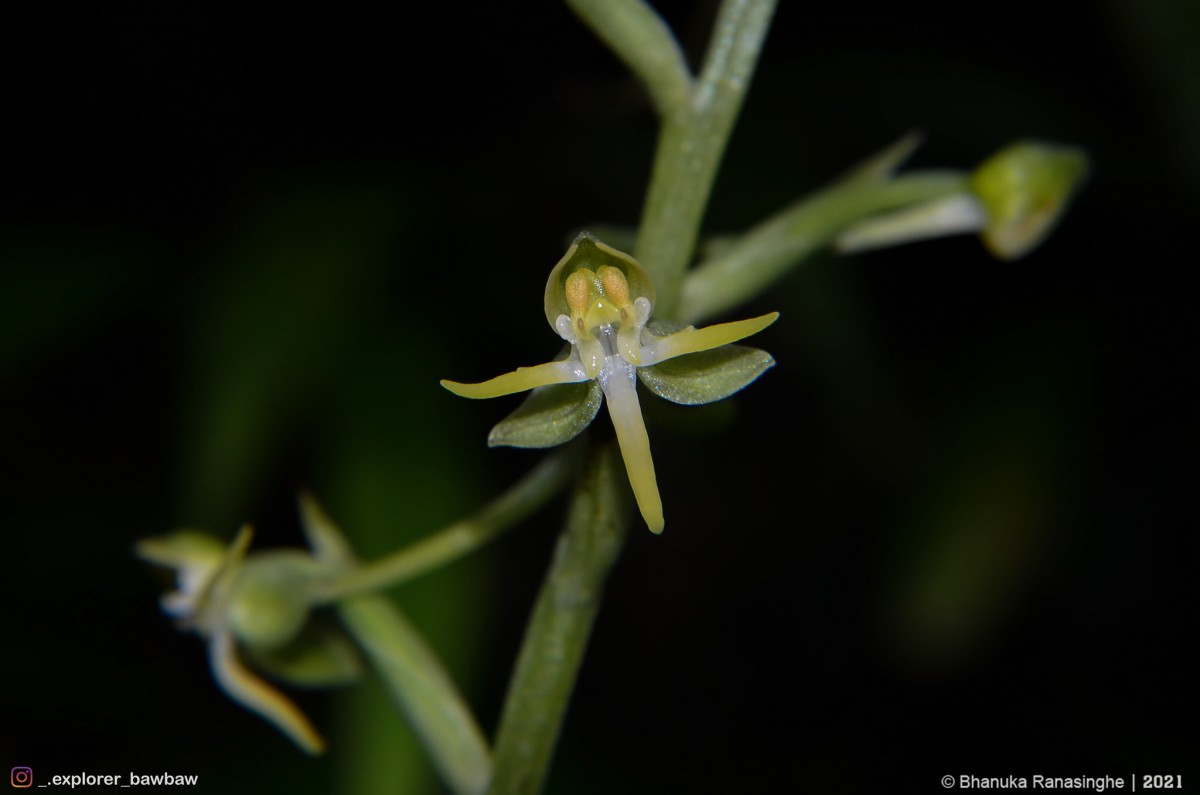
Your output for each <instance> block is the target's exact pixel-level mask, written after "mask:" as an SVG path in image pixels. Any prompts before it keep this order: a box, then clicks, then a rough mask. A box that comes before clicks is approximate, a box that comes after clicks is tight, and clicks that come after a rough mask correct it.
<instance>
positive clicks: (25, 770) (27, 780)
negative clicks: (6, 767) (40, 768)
mask: <svg viewBox="0 0 1200 795" xmlns="http://www.w3.org/2000/svg"><path fill="white" fill-rule="evenodd" d="M12 785H13V786H14V787H32V786H33V768H31V767H25V766H24V765H17V766H16V767H14V768H13V769H12Z"/></svg>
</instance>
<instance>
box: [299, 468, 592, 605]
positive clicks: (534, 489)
mask: <svg viewBox="0 0 1200 795" xmlns="http://www.w3.org/2000/svg"><path fill="white" fill-rule="evenodd" d="M578 457H579V447H578V445H571V446H570V447H567V448H564V449H563V450H560V451H559V452H557V453H555V454H553V455H550V456H547V457H546V458H545V459H544V460H543V461H542V462H541V463H540V464H538V465H537V466H536V467H534V468H533V469H532V470H530V471H529V473H528V474H526V475H525V476H524V477H522V478H521V479H520V480H519V481H517V482H516V483H515V484H514V485H513V486H512V488H510V489H509V490H508V491H506V492H505V493H503V494H501V495H500V496H499V497H497V498H496V499H495V500H494V501H492V502H491V503H490V504H488V505H487V506H486V507H484V508H483V509H482V510H480V511H479V512H478V513H476V514H475V515H474V516H472V517H470V518H468V519H463V520H461V521H458V522H455V523H454V524H452V525H450V526H449V527H446V528H445V529H443V530H440V531H439V532H437V533H435V534H433V535H432V536H429V537H428V538H425V539H422V540H421V541H418V542H416V543H415V544H412V545H410V546H408V547H405V548H404V549H401V550H398V551H396V552H394V553H392V554H390V555H388V556H387V557H385V558H382V559H380V560H377V561H374V562H372V563H367V564H363V565H361V566H358V567H356V568H353V569H350V570H349V571H345V572H343V573H340V574H339V575H337V576H336V578H335V579H333V580H332V581H331V582H329V583H326V584H323V585H320V586H317V587H316V588H314V593H313V597H312V600H313V602H314V604H323V603H327V602H333V601H339V600H341V599H344V598H345V597H348V596H357V595H360V594H367V593H372V592H375V591H379V590H382V589H385V588H390V587H392V586H395V585H398V584H400V583H402V582H406V581H407V580H411V579H413V578H415V577H418V576H420V575H422V574H424V573H426V572H429V571H432V570H434V569H437V568H439V567H441V566H444V565H445V564H447V563H450V562H451V561H454V560H457V559H458V558H461V557H463V556H464V555H467V554H468V553H470V552H474V551H475V550H476V549H479V548H480V547H482V546H483V545H485V544H487V543H488V542H489V541H492V540H494V539H495V538H496V537H497V536H499V535H501V534H502V533H503V532H504V531H506V530H508V529H509V528H511V527H513V526H515V525H517V524H520V523H521V521H523V520H524V519H525V518H527V517H528V516H529V515H530V514H532V513H533V512H534V511H536V510H537V509H538V508H540V507H542V506H543V505H545V504H546V502H547V501H549V500H550V499H551V498H552V497H554V495H556V494H557V493H558V492H559V490H560V489H562V487H563V486H565V485H566V484H567V482H568V481H569V480H570V477H571V474H572V473H573V472H574V471H575V465H576V462H577V459H578Z"/></svg>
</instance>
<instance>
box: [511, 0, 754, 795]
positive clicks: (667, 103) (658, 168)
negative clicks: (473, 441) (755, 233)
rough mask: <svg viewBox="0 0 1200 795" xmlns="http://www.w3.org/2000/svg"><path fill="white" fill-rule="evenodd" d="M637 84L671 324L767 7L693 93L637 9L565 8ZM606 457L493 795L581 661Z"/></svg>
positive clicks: (604, 554) (581, 494)
mask: <svg viewBox="0 0 1200 795" xmlns="http://www.w3.org/2000/svg"><path fill="white" fill-rule="evenodd" d="M568 2H570V3H571V5H572V7H573V8H574V9H575V10H576V12H577V13H579V15H580V17H581V18H582V19H583V20H584V22H586V23H587V24H589V25H591V26H593V28H594V30H595V32H596V35H597V36H598V37H599V38H600V39H601V40H603V41H604V42H605V43H607V44H608V45H609V46H610V47H612V48H613V49H614V50H615V51H616V52H617V54H618V56H619V57H620V58H621V59H622V60H623V61H625V63H627V64H629V66H630V68H632V69H633V71H634V72H635V73H636V74H637V76H638V77H639V78H640V79H641V80H642V81H643V82H644V83H645V84H646V86H647V90H648V91H649V92H650V95H651V97H652V98H653V100H654V103H655V109H656V110H657V112H658V114H659V117H660V121H661V123H662V129H661V131H660V133H659V142H658V147H657V150H656V153H655V162H654V168H653V171H652V174H651V177H650V187H649V189H648V191H647V195H646V204H645V208H644V209H643V212H642V221H641V226H640V227H639V230H638V240H637V245H636V246H635V248H634V253H635V256H637V257H638V259H639V260H640V261H641V262H642V264H643V265H644V266H645V267H646V268H647V269H648V270H649V271H650V273H651V275H652V276H653V277H654V282H655V285H656V288H657V299H656V304H655V309H656V314H658V315H659V316H661V317H668V318H669V317H670V316H671V315H672V312H673V311H674V309H675V308H676V305H677V304H678V301H679V295H680V292H681V287H682V282H683V274H684V270H685V269H686V267H687V265H688V263H689V261H690V260H691V257H692V252H693V251H694V249H695V246H696V239H697V237H698V236H699V233H700V222H701V220H702V219H703V216H704V209H705V207H706V206H707V204H708V197H709V194H710V193H711V191H712V184H713V180H714V179H715V177H716V173H717V167H718V165H719V164H720V161H721V157H722V155H723V154H724V152H725V146H726V144H727V142H728V140H729V135H730V133H731V132H732V130H733V124H734V121H735V120H736V118H737V114H738V111H739V110H740V109H741V105H742V100H743V98H744V97H745V93H746V89H747V88H748V86H749V85H750V78H751V76H752V75H753V73H754V67H755V64H756V63H757V61H758V55H759V52H760V51H761V49H762V41H763V38H764V37H765V35H766V32H767V28H768V27H769V25H770V21H771V15H772V13H773V12H774V9H775V0H724V2H722V4H721V8H720V11H719V13H718V16H717V22H716V26H715V29H714V32H713V38H712V42H711V44H710V45H709V50H708V54H707V57H706V60H705V64H704V68H703V69H702V70H701V72H700V77H699V79H698V80H696V81H692V80H691V79H690V78H689V77H688V75H687V69H686V67H685V66H684V65H683V60H682V56H681V55H680V53H679V48H678V45H677V44H675V42H674V40H673V38H672V37H671V36H670V33H669V31H668V30H667V29H666V26H665V25H663V23H662V21H661V20H660V19H659V18H658V16H657V15H656V14H655V13H654V12H653V11H652V10H651V9H650V8H649V7H648V6H646V5H645V4H643V3H641V2H637V0H613V1H612V2H603V1H602V0H568ZM626 494H627V489H626V487H625V475H624V471H623V468H622V466H621V459H620V455H619V453H618V452H617V450H616V449H615V448H614V447H613V445H611V444H610V445H608V446H606V447H604V448H602V449H600V450H598V451H597V452H596V453H594V454H593V455H592V456H591V457H590V459H589V461H588V463H587V464H586V465H585V473H584V476H583V478H582V480H581V481H580V484H579V486H578V487H577V488H576V492H575V497H574V500H573V502H572V504H571V510H570V513H569V515H568V519H567V526H566V528H565V529H564V530H563V533H562V535H561V536H560V538H559V543H558V547H557V548H556V551H555V556H554V561H553V563H552V564H551V566H550V571H549V572H548V573H547V575H546V579H545V581H544V582H543V584H542V590H541V593H540V594H539V596H538V600H537V604H536V606H535V607H534V612H533V616H532V618H531V619H530V622H529V626H528V627H527V629H526V633H525V640H524V642H523V643H522V646H521V653H520V657H519V659H518V661H517V668H516V671H515V672H514V674H513V678H512V681H511V683H510V685H509V690H508V695H507V698H506V700H505V705H504V712H503V714H502V716H501V719H500V728H499V731H498V733H497V738H496V750H495V755H494V771H495V772H494V775H493V779H492V786H491V789H490V790H489V791H490V792H491V793H492V795H515V794H516V793H521V794H522V795H532V794H533V793H537V792H539V791H540V790H541V788H542V784H543V782H544V781H545V778H546V773H547V771H548V769H549V765H550V759H551V757H552V756H553V753H554V747H555V744H556V743H557V740H558V734H559V730H560V728H561V725H562V720H563V717H564V716H565V715H566V709H567V704H568V702H569V700H570V696H571V691H572V689H573V687H574V684H575V678H576V676H577V675H578V672H579V666H580V664H581V663H582V661H583V654H584V650H585V648H586V646H587V641H588V637H589V635H590V634H591V629H592V624H593V622H594V621H595V618H596V613H597V611H598V610H599V605H600V597H601V594H602V591H603V585H604V581H605V579H606V577H607V576H608V572H609V570H610V569H611V568H612V566H613V564H614V563H615V562H616V560H617V557H618V555H619V554H620V550H621V546H622V544H623V542H624V539H625V535H626V531H627V528H628V521H629V515H628V510H627V506H626V499H625V497H626Z"/></svg>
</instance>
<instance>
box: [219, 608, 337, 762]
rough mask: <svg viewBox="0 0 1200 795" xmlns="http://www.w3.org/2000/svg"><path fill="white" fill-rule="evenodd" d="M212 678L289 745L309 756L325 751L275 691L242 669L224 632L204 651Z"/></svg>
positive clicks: (321, 741)
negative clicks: (267, 721)
mask: <svg viewBox="0 0 1200 795" xmlns="http://www.w3.org/2000/svg"><path fill="white" fill-rule="evenodd" d="M208 661H209V665H210V666H211V667H212V672H213V675H214V676H215V677H216V678H217V683H218V684H219V685H220V686H221V689H222V690H224V691H225V692H226V693H227V694H228V695H229V697H230V698H232V699H233V700H234V701H236V702H238V703H239V704H241V705H242V706H244V707H245V708H246V709H249V710H251V711H253V712H257V713H258V714H259V715H262V716H263V717H264V718H266V719H267V720H269V721H270V722H271V723H273V724H275V726H276V728H278V729H279V730H280V731H282V732H283V733H284V734H286V735H287V736H288V737H290V738H291V740H292V742H294V743H296V745H298V746H300V747H301V748H303V749H304V750H305V751H307V752H308V753H310V754H314V755H315V754H319V753H322V752H323V751H324V750H325V740H324V739H322V737H321V735H320V734H318V733H317V730H316V729H314V728H313V725H312V724H311V723H309V722H308V718H306V717H304V713H303V712H301V711H300V710H299V708H298V707H297V706H296V705H295V704H293V703H292V702H291V701H288V699H287V698H286V697H285V696H284V695H283V694H282V693H280V692H279V691H278V690H276V689H275V688H273V687H271V686H270V685H268V684H267V683H266V682H264V681H263V680H261V679H259V678H258V677H257V676H255V675H254V674H252V673H250V671H248V670H246V668H245V667H243V666H242V664H241V662H240V661H239V660H238V658H237V651H236V650H235V649H234V643H233V635H232V634H231V633H230V632H229V631H228V630H223V631H219V632H215V633H213V637H212V640H211V641H210V644H209V651H208Z"/></svg>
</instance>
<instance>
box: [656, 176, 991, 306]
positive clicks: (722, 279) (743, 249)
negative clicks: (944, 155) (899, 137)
mask: <svg viewBox="0 0 1200 795" xmlns="http://www.w3.org/2000/svg"><path fill="white" fill-rule="evenodd" d="M967 179H968V175H967V174H963V173H960V172H953V171H926V172H915V173H912V174H906V175H902V176H899V177H896V178H895V179H892V180H891V181H888V182H874V181H869V180H866V181H864V180H850V181H847V182H840V183H837V184H835V185H833V186H832V187H830V188H827V189H826V190H824V191H821V192H820V193H818V194H816V195H815V196H811V197H808V198H805V199H801V200H800V201H798V202H796V203H795V204H792V205H790V206H789V207H787V208H785V209H784V210H782V211H780V212H779V213H776V214H775V215H774V216H772V217H771V218H768V219H767V220H766V221H764V222H762V223H761V224H759V225H758V226H756V227H755V228H754V229H752V230H750V231H749V232H747V233H746V234H745V235H743V236H741V237H740V238H738V239H737V242H736V243H734V244H732V245H731V246H730V247H729V248H727V249H725V250H723V251H722V252H721V253H720V255H719V256H717V257H715V258H713V259H710V260H708V261H706V262H704V263H702V264H701V265H699V266H698V267H697V268H695V269H694V270H693V271H692V272H691V273H689V274H688V275H687V278H686V280H685V281H684V284H683V297H682V299H681V301H680V305H679V312H678V316H679V319H680V320H681V321H683V322H686V323H694V322H697V321H700V320H703V319H707V318H710V317H712V316H714V315H717V314H720V313H721V312H723V311H725V310H727V309H730V308H732V307H735V306H738V305H740V304H743V303H745V302H746V301H747V300H749V299H751V298H753V297H754V296H756V295H757V294H758V293H760V292H761V291H762V290H763V289H764V288H766V287H767V286H768V285H770V284H771V283H772V282H774V281H775V280H776V279H778V278H779V277H780V276H782V275H783V274H784V273H786V272H787V271H788V270H790V269H791V268H793V267H795V266H796V265H797V264H799V263H800V262H801V261H802V260H803V259H804V258H805V257H807V256H809V255H810V254H812V253H813V252H814V251H816V250H817V249H819V248H820V247H822V246H824V245H826V244H827V243H829V241H830V240H831V239H832V238H833V237H834V236H835V235H837V234H838V233H839V232H841V231H842V230H844V229H845V228H846V227H847V226H849V225H851V224H853V223H854V222H856V221H859V220H861V219H863V218H866V217H867V216H870V215H873V214H875V213H879V212H882V211H885V210H891V209H894V208H897V207H905V206H909V205H913V204H918V203H921V202H925V201H929V200H930V199H935V198H939V197H943V196H950V195H953V194H955V193H959V192H961V191H962V190H963V189H964V188H965V186H966V184H967Z"/></svg>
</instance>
